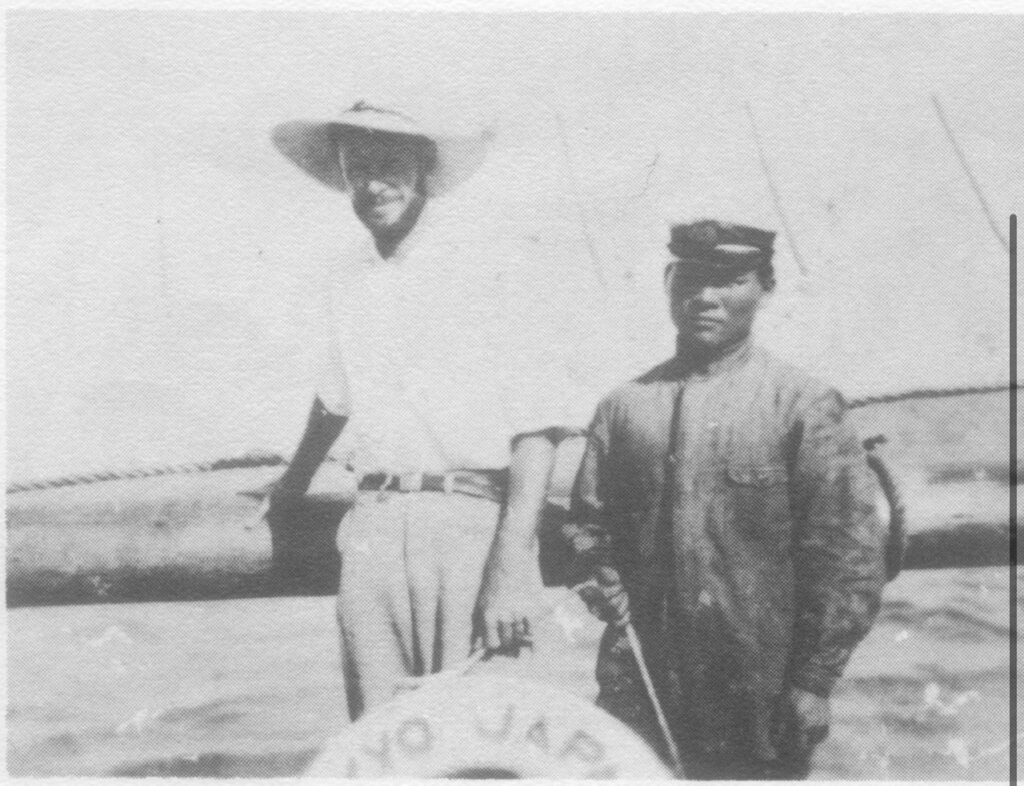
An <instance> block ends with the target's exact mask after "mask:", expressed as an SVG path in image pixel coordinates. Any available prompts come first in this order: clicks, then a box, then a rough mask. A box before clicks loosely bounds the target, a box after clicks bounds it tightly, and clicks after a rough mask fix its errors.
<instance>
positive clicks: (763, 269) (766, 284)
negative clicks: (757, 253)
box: [754, 256, 776, 292]
mask: <svg viewBox="0 0 1024 786" xmlns="http://www.w3.org/2000/svg"><path fill="white" fill-rule="evenodd" d="M754 273H756V274H757V280H758V281H760V282H761V288H762V289H764V291H765V292H771V291H772V290H773V289H775V284H776V281H775V266H774V265H772V259H771V256H769V257H768V258H767V259H766V260H764V261H763V262H762V263H761V264H759V265H758V266H757V267H755V268H754Z"/></svg>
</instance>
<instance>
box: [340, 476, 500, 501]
mask: <svg viewBox="0 0 1024 786" xmlns="http://www.w3.org/2000/svg"><path fill="white" fill-rule="evenodd" d="M506 476H507V472H506V471H504V470H501V471H492V470H453V471H451V472H446V473H444V474H443V475H437V474H430V473H426V472H422V473H421V472H407V473H388V472H370V473H367V474H366V475H363V477H362V478H361V479H360V480H359V490H360V491H395V492H399V493H406V494H411V493H415V492H419V491H433V492H437V493H440V494H465V495H466V496H468V497H480V498H482V499H489V500H491V501H492V502H497V503H499V504H501V503H502V502H503V501H504V499H505V488H506V485H507V482H506Z"/></svg>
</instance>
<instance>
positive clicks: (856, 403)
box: [846, 384, 1010, 409]
mask: <svg viewBox="0 0 1024 786" xmlns="http://www.w3.org/2000/svg"><path fill="white" fill-rule="evenodd" d="M1009 389H1010V386H1009V384H1005V385H976V386H974V387H962V388H923V389H919V390H907V391H904V392H902V393H886V394H883V395H880V396H865V397H863V398H855V399H852V400H851V401H848V402H847V404H846V405H847V407H848V408H849V409H857V408H858V407H868V406H871V405H872V404H892V403H895V402H897V401H907V400H909V399H930V398H950V397H952V396H970V395H975V394H978V393H1002V392H1004V391H1007V390H1009Z"/></svg>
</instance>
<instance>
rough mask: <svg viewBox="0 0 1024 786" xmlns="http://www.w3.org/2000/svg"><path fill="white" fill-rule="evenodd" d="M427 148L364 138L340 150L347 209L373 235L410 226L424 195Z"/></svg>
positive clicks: (390, 137)
mask: <svg viewBox="0 0 1024 786" xmlns="http://www.w3.org/2000/svg"><path fill="white" fill-rule="evenodd" d="M428 144H429V143H427V142H426V141H425V140H424V141H423V142H419V141H418V140H416V139H414V138H408V139H407V138H405V137H401V136H397V135H395V134H379V133H378V134H374V133H370V134H365V135H359V136H357V137H354V138H353V139H352V140H351V141H349V142H348V143H346V144H343V145H340V146H339V156H340V163H341V168H342V171H343V172H344V173H345V180H346V181H347V182H348V185H349V189H350V193H351V195H352V209H353V210H354V211H355V214H356V216H357V217H358V218H359V220H360V221H362V222H363V224H365V225H366V228H367V229H369V230H370V231H371V232H373V233H374V234H375V235H380V234H384V235H386V234H389V233H392V232H396V231H400V229H401V228H402V227H403V226H404V225H406V224H408V225H411V224H412V223H413V222H415V219H416V216H418V215H419V209H420V208H421V207H422V205H423V201H424V199H425V195H424V193H423V182H424V179H425V177H426V175H427V170H428V160H427V156H426V152H427V149H426V148H427V145H428Z"/></svg>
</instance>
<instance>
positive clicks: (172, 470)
mask: <svg viewBox="0 0 1024 786" xmlns="http://www.w3.org/2000/svg"><path fill="white" fill-rule="evenodd" d="M1009 387H1010V386H1009V385H1008V384H1005V385H978V386H974V387H961V388H938V389H920V390H908V391H904V392H902V393H888V394H884V395H880V396H866V397H863V398H855V399H852V400H851V401H849V402H847V406H848V407H849V408H850V409H858V408H860V407H868V406H871V405H874V404H892V403H895V402H898V401H907V400H910V399H932V398H949V397H952V396H967V395H975V394H979V393H1002V392H1004V391H1006V390H1009ZM324 460H325V461H331V462H334V461H337V459H336V458H334V457H333V456H328V457H327V458H326V459H324ZM287 463H288V462H287V460H286V459H285V458H284V457H283V456H281V455H280V454H278V453H247V454H246V455H244V456H230V457H228V458H220V459H215V460H213V461H195V462H191V463H187V464H169V465H165V466H158V467H141V468H135V469H126V470H119V471H106V472H95V473H92V474H88V475H64V476H62V477H58V478H47V479H44V480H33V481H27V482H24V483H12V484H11V485H9V486H7V493H8V494H20V493H23V492H26V491H42V490H45V489H57V488H70V487H72V486H87V485H90V484H92V483H103V482H106V481H108V480H137V479H139V478H155V477H161V476H164V475H196V474H200V473H204V472H219V471H221V470H227V469H253V468H258V467H279V466H284V465H286V464H287Z"/></svg>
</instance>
